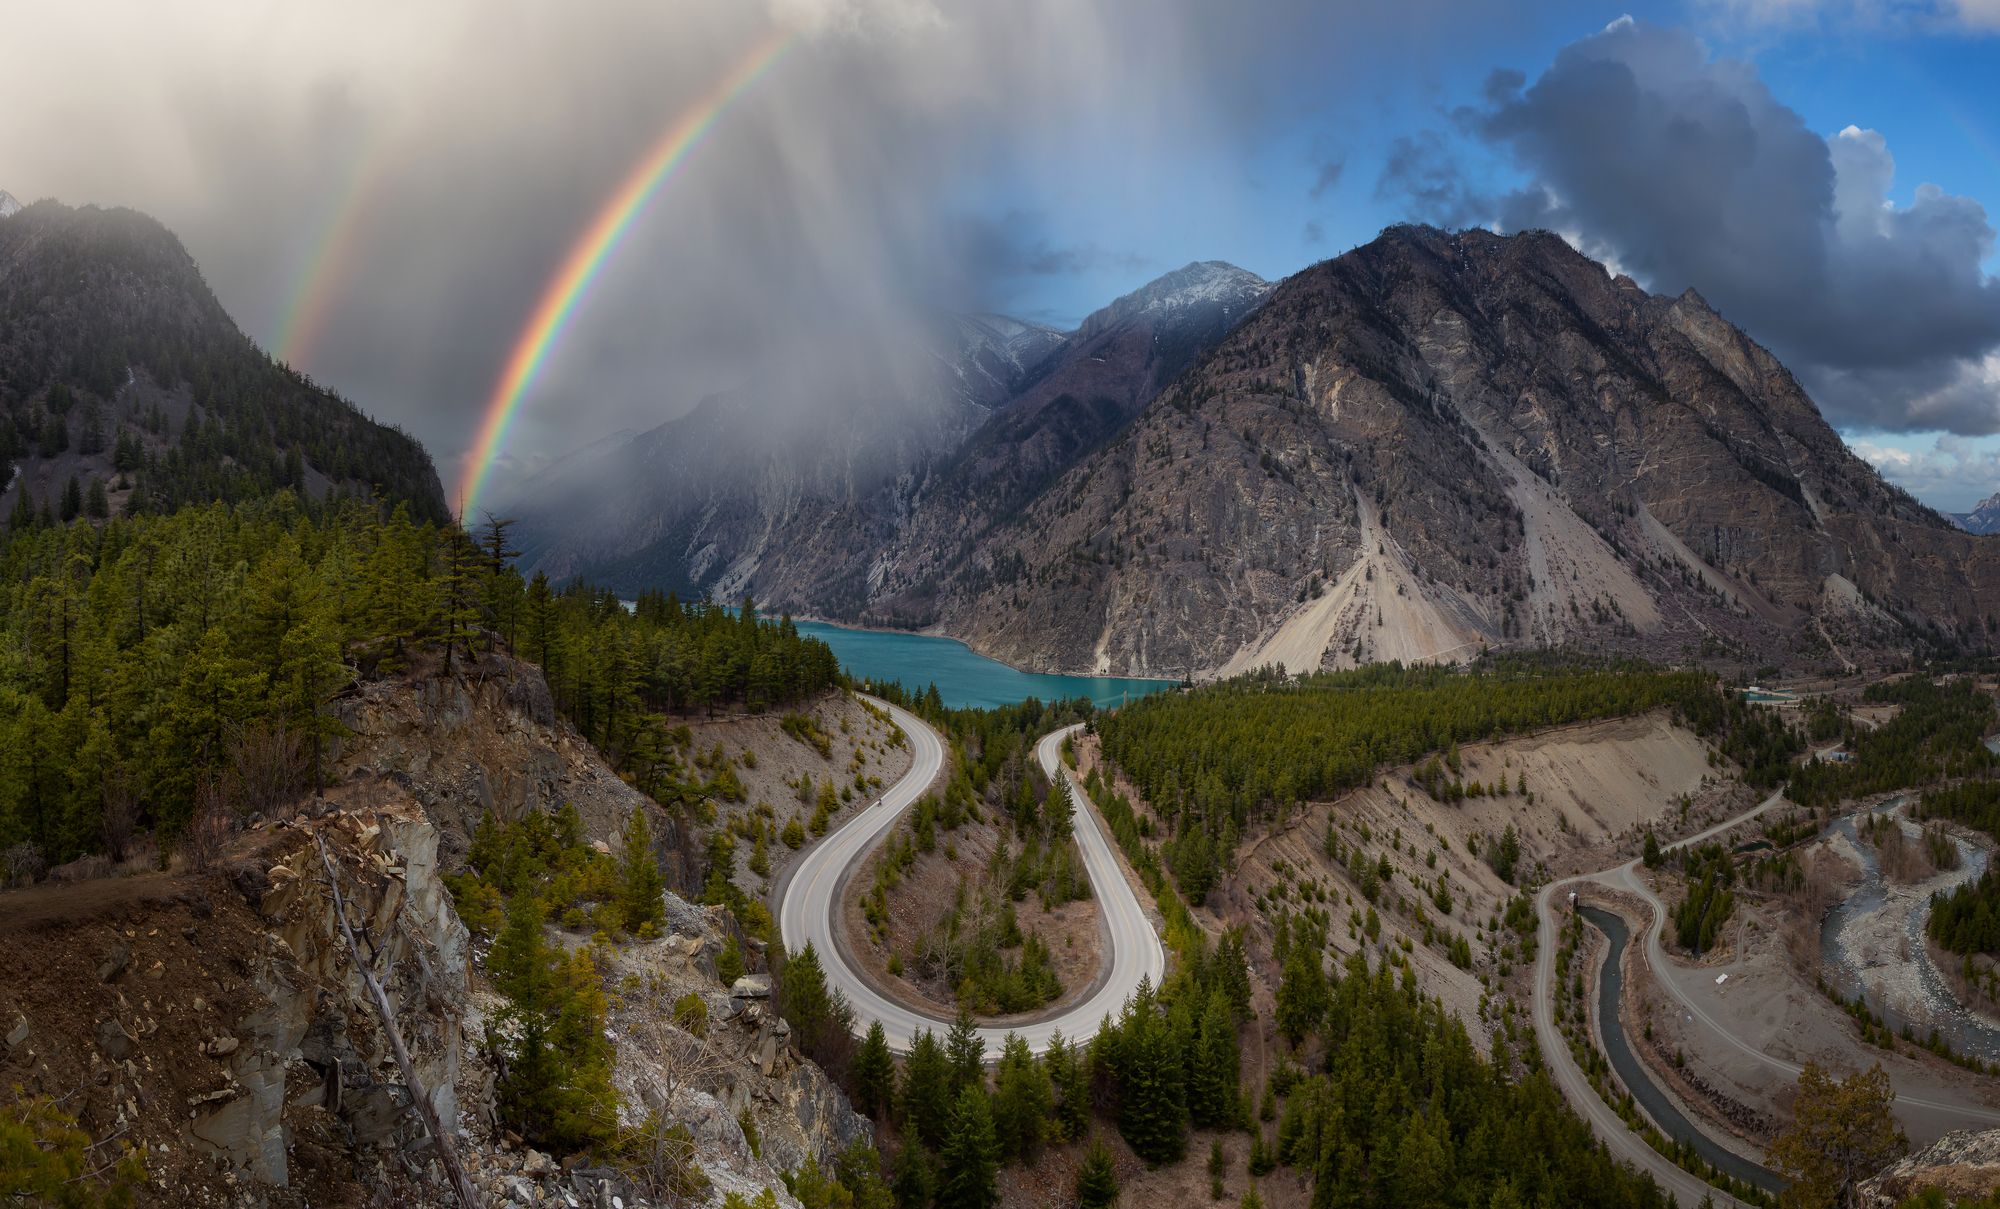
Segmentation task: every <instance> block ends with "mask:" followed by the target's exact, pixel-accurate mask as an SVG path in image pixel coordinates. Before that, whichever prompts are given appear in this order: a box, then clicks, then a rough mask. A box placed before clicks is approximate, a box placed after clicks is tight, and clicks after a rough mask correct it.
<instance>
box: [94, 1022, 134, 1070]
mask: <svg viewBox="0 0 2000 1209" xmlns="http://www.w3.org/2000/svg"><path fill="white" fill-rule="evenodd" d="M97 1044H98V1045H99V1046H101V1047H103V1049H104V1052H105V1053H107V1054H110V1055H111V1058H112V1060H113V1061H116V1060H118V1059H120V1058H123V1057H124V1056H125V1055H126V1054H129V1053H131V1052H132V1034H130V1033H128V1032H126V1031H125V1026H124V1025H122V1024H120V1023H119V1022H118V1017H116V1016H113V1017H111V1018H110V1019H108V1020H103V1021H100V1022H99V1023H98V1025H97Z"/></svg>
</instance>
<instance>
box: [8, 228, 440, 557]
mask: <svg viewBox="0 0 2000 1209" xmlns="http://www.w3.org/2000/svg"><path fill="white" fill-rule="evenodd" d="M0 199H3V200H0V406H4V407H5V408H6V410H7V413H8V417H9V419H10V420H11V423H9V424H6V425H0V457H5V458H8V459H10V460H11V461H12V462H13V464H14V465H15V466H16V468H17V469H18V470H19V474H18V476H17V477H16V478H15V480H14V481H13V482H11V483H10V484H9V485H8V488H7V490H6V492H5V494H4V495H0V508H4V509H6V510H7V511H8V512H9V514H10V515H11V514H12V512H13V511H14V510H15V509H16V508H17V507H18V505H19V504H20V502H21V496H22V493H24V492H25V493H27V494H28V495H29V497H30V501H29V502H30V503H31V504H33V505H35V506H36V509H37V511H39V506H40V505H41V504H50V505H51V506H52V507H55V506H58V505H56V504H55V501H56V500H57V499H58V498H59V497H60V496H61V495H63V494H65V493H66V492H67V490H68V484H69V482H70V480H71V479H72V477H74V478H75V479H76V480H77V482H78V484H79V488H80V489H81V490H84V491H87V490H88V487H89V484H90V480H91V479H92V478H97V479H101V480H103V483H104V486H105V487H106V488H107V495H108V497H109V504H110V506H111V507H113V508H117V509H125V508H128V507H129V508H148V509H158V510H171V509H173V508H174V507H177V506H179V505H180V504H183V503H189V502H206V501H208V500H214V499H225V500H238V499H248V498H254V497H256V496H259V495H263V494H266V493H268V492H270V491H272V490H275V489H277V488H279V487H284V486H290V487H293V488H295V489H302V490H309V491H312V492H313V493H315V494H317V495H325V494H327V493H328V492H330V491H335V490H343V489H344V490H350V491H364V490H372V491H375V492H377V493H379V494H382V495H385V496H387V497H389V498H391V499H395V500H400V501H406V502H408V503H409V504H410V505H411V507H412V509H413V511H414V512H415V514H416V515H417V517H418V518H419V519H430V520H444V519H446V517H447V516H448V513H447V510H446V508H445V501H444V491H443V489H442V488H441V487H440V486H439V483H438V477H437V472H436V470H435V469H434V468H433V466H432V464H431V459H430V455H429V454H428V453H426V452H425V451H424V448H423V446H422V445H421V444H419V443H418V442H417V441H416V439H415V438H413V437H411V436H410V435H409V434H407V433H405V432H403V431H402V430H401V429H399V428H395V427H393V426H391V425H386V424H382V423H379V422H377V421H375V420H373V419H370V418H369V417H368V416H366V415H364V414H362V412H361V411H360V410H359V409H357V408H356V407H355V406H354V405H353V404H351V403H349V402H347V401H346V400H344V399H342V398H340V397H339V396H337V395H335V394H334V393H333V392H331V391H328V390H326V389H324V388H322V387H320V386H318V385H317V384H315V383H313V382H312V381H311V380H309V379H307V378H305V377H304V376H302V375H300V374H297V373H295V372H293V371H292V370H291V369H289V368H287V367H285V366H283V365H280V364H278V363H276V362H274V361H272V360H271V359H270V358H269V357H268V356H266V355H265V354H264V353H263V352H262V351H261V350H260V349H258V348H257V346H256V345H255V344H253V343H252V342H251V341H250V339H249V338H248V337H247V336H245V335H244V334H243V333H242V331H241V330H239V329H238V328H237V326H236V324H235V322H234V321H233V320H232V319H230V317H229V315H228V313H227V312H225V311H224V310H223V309H222V304H221V303H220V302H218V301H217V300H216V298H215V295H214V294H213V293H211V292H210V290H209V288H208V284H207V283H206V282H205V281H203V280H202V276H201V271H200V270H199V269H198V268H197V267H196V266H195V263H194V260H193V258H192V257H190V256H189V255H188V253H187V250H186V249H185V248H183V247H182V246H181V243H180V240H179V239H177V238H175V237H174V234H173V233H172V232H171V231H169V230H167V229H166V228H165V227H163V226H161V225H160V224H159V223H158V222H156V221H155V220H153V219H151V218H148V217H146V216H145V215H143V214H139V213H136V212H134V211H131V210H122V209H113V210H101V209H98V208H97V207H95V206H85V207H82V208H78V209H72V208H70V207H68V206H64V205H60V204H58V203H56V202H52V201H42V202H36V203H35V204H34V205H31V206H26V207H21V206H18V204H15V203H13V199H12V198H11V197H6V195H4V194H0ZM10 206H11V210H10ZM63 519H67V518H63Z"/></svg>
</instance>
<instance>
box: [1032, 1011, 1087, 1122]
mask: <svg viewBox="0 0 2000 1209" xmlns="http://www.w3.org/2000/svg"><path fill="white" fill-rule="evenodd" d="M1042 1061H1043V1062H1044V1063H1045V1064H1046V1065H1047V1066H1048V1068H1049V1077H1050V1081H1051V1082H1053V1083H1054V1084H1055V1089H1056V1094H1057V1095H1058V1096H1060V1097H1061V1102H1060V1103H1059V1104H1058V1105H1057V1108H1056V1133H1055V1136H1056V1137H1057V1138H1058V1139H1059V1140H1061V1141H1066V1142H1074V1141H1076V1140H1078V1139H1080V1138H1082V1137H1083V1131H1084V1130H1085V1129H1086V1128H1088V1127H1089V1125H1090V1067H1089V1063H1088V1061H1087V1059H1085V1057H1084V1055H1083V1053H1082V1051H1081V1049H1080V1047H1079V1046H1078V1045H1077V1043H1076V1042H1074V1041H1066V1040H1064V1039H1063V1035H1062V1033H1061V1032H1060V1031H1058V1032H1056V1033H1053V1034H1051V1035H1050V1037H1049V1048H1048V1051H1047V1053H1045V1054H1044V1055H1043V1056H1042Z"/></svg>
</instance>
